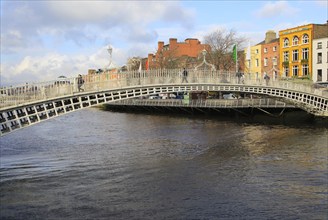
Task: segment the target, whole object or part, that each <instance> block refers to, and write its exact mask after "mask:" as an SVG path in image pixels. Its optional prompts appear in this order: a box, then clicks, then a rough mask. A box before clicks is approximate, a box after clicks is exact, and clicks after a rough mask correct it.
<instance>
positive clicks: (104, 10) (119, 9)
mask: <svg viewBox="0 0 328 220" xmlns="http://www.w3.org/2000/svg"><path fill="white" fill-rule="evenodd" d="M1 7H2V14H1V20H2V21H3V22H2V25H1V56H2V64H1V72H2V74H1V81H2V82H1V83H2V84H3V83H6V84H8V83H13V82H24V81H37V80H47V79H50V78H56V77H58V76H59V75H70V74H75V73H86V72H87V70H88V69H89V68H104V67H105V66H106V65H107V63H108V58H109V55H108V53H107V51H106V48H104V47H105V46H106V45H107V44H109V43H110V44H112V46H113V47H114V48H113V49H114V50H113V61H115V62H116V63H117V64H118V65H123V64H124V63H125V62H126V59H127V58H128V57H132V56H147V54H148V53H149V51H152V50H153V48H152V47H153V46H152V45H156V43H157V42H156V41H157V40H158V39H157V38H158V33H157V30H156V29H155V28H154V27H155V26H156V27H158V24H160V25H169V26H171V27H174V28H176V27H180V28H181V29H182V30H187V29H191V27H192V23H193V22H192V21H193V16H194V13H193V11H192V10H188V9H186V8H182V6H181V5H180V2H177V1H123V2H122V1H4V2H1ZM78 53H80V54H84V55H77V54H78ZM14 59H16V60H14Z"/></svg>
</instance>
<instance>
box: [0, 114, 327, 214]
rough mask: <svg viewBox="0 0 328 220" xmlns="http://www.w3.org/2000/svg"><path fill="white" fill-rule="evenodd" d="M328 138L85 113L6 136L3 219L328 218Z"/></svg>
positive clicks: (285, 129)
mask: <svg viewBox="0 0 328 220" xmlns="http://www.w3.org/2000/svg"><path fill="white" fill-rule="evenodd" d="M327 136H328V129H327V128H326V127H322V126H320V127H317V126H313V125H310V124H304V125H302V126H300V125H297V126H292V125H291V126H289V125H279V124H278V125H261V124H252V123H241V122H236V121H231V120H222V119H220V120H219V119H216V118H215V117H213V118H212V117H205V116H195V117H193V116H181V115H179V116H177V115H147V114H133V113H115V112H107V111H101V110H98V109H86V110H81V111H77V112H74V113H71V114H68V115H64V116H61V117H58V118H55V119H51V120H48V121H45V122H43V123H40V124H37V125H34V126H32V127H29V128H26V129H22V130H19V131H16V132H14V133H12V134H8V135H6V136H4V137H1V139H0V141H1V166H0V174H1V179H0V190H1V194H0V202H1V210H0V211H1V212H0V219H328V217H327V206H328V192H327V188H328V174H327V172H328V168H327V163H328V146H327V145H328V140H327Z"/></svg>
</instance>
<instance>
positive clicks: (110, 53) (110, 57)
mask: <svg viewBox="0 0 328 220" xmlns="http://www.w3.org/2000/svg"><path fill="white" fill-rule="evenodd" d="M107 51H108V53H109V65H108V69H109V68H110V65H111V64H112V52H113V48H112V47H111V46H110V45H108V46H107Z"/></svg>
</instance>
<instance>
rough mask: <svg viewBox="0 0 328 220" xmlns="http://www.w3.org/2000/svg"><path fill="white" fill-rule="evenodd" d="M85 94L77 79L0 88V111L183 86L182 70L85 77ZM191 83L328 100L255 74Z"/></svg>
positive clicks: (191, 76)
mask: <svg viewBox="0 0 328 220" xmlns="http://www.w3.org/2000/svg"><path fill="white" fill-rule="evenodd" d="M83 79H84V84H83V86H82V89H83V91H82V90H81V91H79V89H78V83H77V78H76V77H74V78H58V79H55V80H53V81H46V82H37V83H26V84H24V85H17V86H10V87H2V88H0V108H5V107H10V106H17V105H20V104H24V103H28V102H33V101H38V100H40V101H41V100H47V99H52V98H56V97H62V96H66V95H73V94H76V93H83V92H84V93H89V92H96V91H104V90H114V89H122V88H128V87H136V86H148V85H149V86H151V85H157V84H158V85H163V84H172V85H174V84H181V83H182V79H183V77H182V70H181V69H170V70H165V69H164V70H147V71H141V72H138V71H129V72H121V73H108V72H107V73H102V74H95V75H84V76H83ZM187 81H188V82H185V81H184V84H186V85H188V84H197V83H209V84H241V85H242V84H244V85H252V86H268V87H277V88H284V89H289V90H295V91H301V92H307V93H311V94H316V95H321V96H328V94H324V93H323V90H320V89H318V88H314V87H313V86H312V85H311V84H304V83H295V82H294V81H292V80H291V81H288V80H282V79H279V78H277V79H274V78H272V79H270V80H269V81H266V80H264V79H263V78H259V77H254V75H252V74H249V75H248V74H246V75H245V76H244V77H238V76H236V73H235V72H224V71H210V70H209V71H204V70H199V71H196V70H194V69H190V70H188V77H187Z"/></svg>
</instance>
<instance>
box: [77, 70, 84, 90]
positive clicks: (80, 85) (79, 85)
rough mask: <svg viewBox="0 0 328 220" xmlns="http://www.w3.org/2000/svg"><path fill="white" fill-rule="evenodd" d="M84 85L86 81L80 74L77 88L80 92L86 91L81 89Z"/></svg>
mask: <svg viewBox="0 0 328 220" xmlns="http://www.w3.org/2000/svg"><path fill="white" fill-rule="evenodd" d="M83 84H84V80H83V78H82V76H81V74H79V76H78V77H77V88H78V89H79V92H81V91H82V92H83V91H84V89H82V88H81V87H82V85H83Z"/></svg>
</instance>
